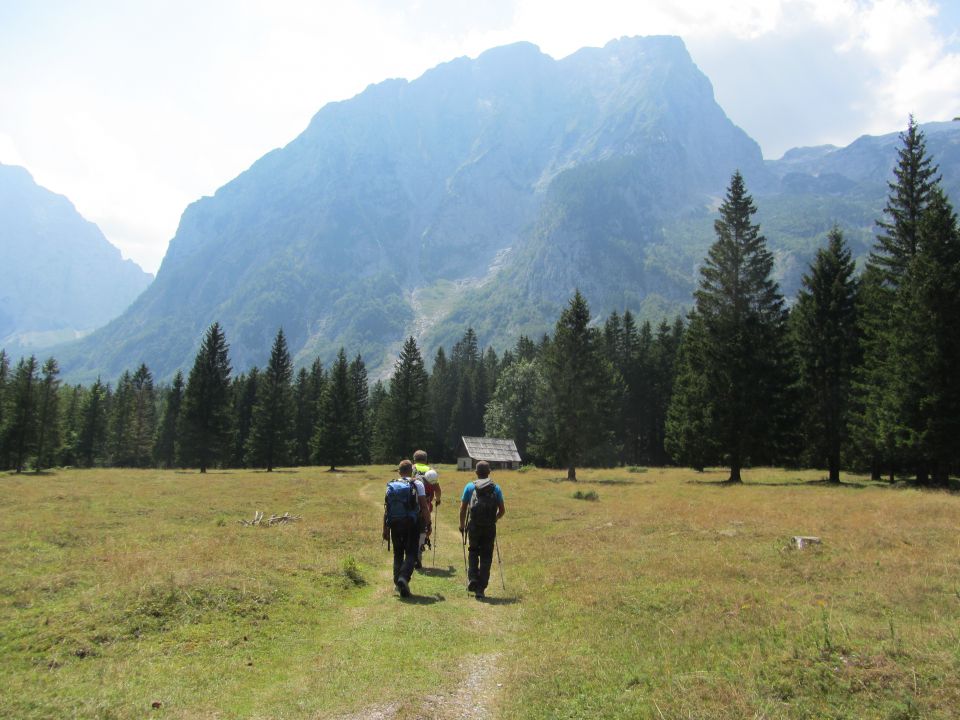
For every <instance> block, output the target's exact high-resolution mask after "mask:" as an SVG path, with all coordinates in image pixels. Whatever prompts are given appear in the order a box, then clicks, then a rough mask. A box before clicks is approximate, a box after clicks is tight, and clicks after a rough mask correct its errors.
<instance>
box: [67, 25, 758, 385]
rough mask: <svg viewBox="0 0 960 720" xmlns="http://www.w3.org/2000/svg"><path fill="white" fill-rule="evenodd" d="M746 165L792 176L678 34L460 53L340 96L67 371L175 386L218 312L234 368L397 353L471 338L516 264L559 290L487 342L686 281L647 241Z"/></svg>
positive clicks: (207, 201) (380, 358)
mask: <svg viewBox="0 0 960 720" xmlns="http://www.w3.org/2000/svg"><path fill="white" fill-rule="evenodd" d="M736 168H740V169H741V170H742V171H743V172H744V173H745V174H746V175H747V177H748V178H750V179H753V180H755V181H756V182H757V183H758V184H763V183H769V182H773V181H774V178H773V177H772V176H771V175H770V174H769V172H768V170H767V169H766V168H765V166H764V164H763V159H762V156H761V153H760V148H759V147H758V146H757V144H756V143H755V142H754V141H752V140H751V139H750V138H749V137H747V135H746V134H745V133H744V132H743V131H742V130H740V129H739V128H737V127H736V126H734V125H733V124H732V123H731V122H730V121H729V119H727V117H726V116H725V115H724V113H723V111H722V110H721V108H720V107H719V106H718V105H717V103H716V101H715V100H714V97H713V91H712V88H711V85H710V82H709V81H708V80H707V78H706V77H705V76H704V75H703V74H702V73H701V72H700V71H699V70H698V69H697V67H696V66H695V65H694V63H693V62H692V60H691V59H690V56H689V54H688V53H687V51H686V48H685V47H684V45H683V43H682V41H681V40H679V39H678V38H674V37H650V38H629V39H621V40H618V41H613V42H611V43H609V44H607V45H606V46H605V47H604V48H602V49H597V48H591V49H585V50H581V51H579V52H577V53H575V54H573V55H571V56H569V57H567V58H565V59H562V60H559V61H558V60H554V59H552V58H550V57H549V56H547V55H545V54H543V53H541V52H540V51H539V50H538V49H537V48H536V47H535V46H533V45H530V44H527V43H519V44H516V45H510V46H506V47H502V48H496V49H493V50H490V51H488V52H486V53H484V54H482V55H481V56H479V57H478V58H476V59H474V60H471V59H467V58H460V59H457V60H454V61H452V62H449V63H445V64H443V65H440V66H438V67H436V68H434V69H433V70H430V71H428V72H427V73H425V74H424V75H423V76H422V77H420V78H419V79H417V80H415V81H413V82H407V81H405V80H388V81H386V82H383V83H379V84H377V85H372V86H370V87H369V88H367V89H366V90H365V91H364V92H363V93H361V94H360V95H358V96H357V97H355V98H353V99H351V100H349V101H345V102H338V103H331V104H329V105H327V106H325V107H324V108H322V109H321V110H320V112H318V113H317V115H316V116H315V117H314V118H313V120H312V121H311V123H310V125H309V127H308V128H307V129H306V130H305V131H304V132H303V133H302V134H301V135H300V136H299V137H297V138H296V139H295V140H293V141H292V142H291V143H290V144H289V145H287V146H286V147H284V148H282V149H278V150H274V151H272V152H270V153H268V154H267V155H266V156H264V157H263V158H261V159H260V160H259V161H257V162H256V163H255V164H254V165H253V166H252V167H251V168H250V169H249V170H247V171H246V172H244V173H243V174H241V175H240V176H239V177H237V178H236V179H234V180H233V181H231V182H229V183H228V184H227V185H225V186H224V187H222V188H220V189H219V190H218V191H217V193H216V194H215V195H214V196H213V197H205V198H203V199H201V200H199V201H197V202H195V203H194V204H192V205H191V206H190V207H189V208H187V210H186V211H185V212H184V214H183V217H182V218H181V221H180V225H179V228H178V230H177V233H176V236H175V237H174V239H173V240H172V241H171V243H170V247H169V250H168V252H167V255H166V257H165V258H164V260H163V264H162V265H161V267H160V270H159V272H158V274H157V278H156V280H155V281H154V283H153V284H152V285H151V286H150V288H148V290H147V291H146V292H145V293H144V294H143V295H141V296H140V297H139V298H138V299H137V300H136V302H134V304H133V305H132V306H131V307H130V309H129V310H128V311H127V312H126V313H125V314H124V315H123V316H122V317H120V318H118V319H116V320H115V321H113V322H112V323H111V324H110V325H108V326H107V327H106V328H103V329H102V330H100V331H98V332H97V333H95V334H94V335H92V336H91V337H89V338H87V339H85V340H83V341H81V342H80V343H79V344H77V345H73V346H71V347H69V348H64V349H63V352H62V353H61V357H62V364H63V365H64V366H65V368H67V369H68V370H70V371H72V373H73V374H74V375H75V376H82V377H91V376H92V375H95V374H96V373H100V372H102V373H104V374H105V376H108V377H109V376H115V375H116V374H118V373H119V372H121V371H122V370H123V369H124V368H127V367H132V366H134V365H135V364H137V363H138V362H140V361H141V360H142V361H146V362H147V363H148V364H149V365H150V367H151V368H153V369H154V371H155V372H156V373H157V374H158V375H159V376H160V377H167V376H169V375H170V374H171V373H172V372H174V370H175V369H176V368H178V367H187V366H188V365H189V363H190V362H191V361H192V357H193V355H194V353H195V351H196V348H197V346H198V343H199V341H200V338H201V336H202V334H203V332H204V330H205V328H206V327H207V326H208V325H209V324H210V323H211V322H213V321H215V320H218V321H220V322H221V323H222V324H223V326H224V328H225V331H226V334H227V338H228V340H229V342H230V344H231V359H232V361H233V364H234V367H235V369H243V368H246V367H249V366H250V365H253V364H258V365H262V364H263V363H264V362H265V361H266V358H267V354H268V352H269V348H270V343H271V341H272V339H273V336H274V335H275V333H276V330H277V328H278V327H279V326H281V325H282V326H283V328H284V332H285V334H286V336H287V341H288V343H289V345H290V347H291V349H292V352H294V354H295V358H296V360H297V361H298V362H300V363H305V362H308V361H309V360H310V359H312V357H314V356H315V355H317V354H319V355H320V356H321V357H323V358H324V359H329V358H330V357H331V356H332V353H335V352H336V350H337V348H338V347H339V346H340V345H344V346H345V347H346V348H347V349H348V351H349V352H351V353H353V352H362V353H363V355H364V357H365V358H366V359H367V362H368V364H370V365H372V366H373V367H376V366H378V365H380V364H383V363H386V364H387V365H388V366H389V363H390V362H391V359H392V353H393V350H394V349H395V348H396V347H398V343H399V342H400V341H401V339H402V338H403V337H404V336H405V335H407V334H409V333H411V332H413V333H416V334H417V335H418V336H419V337H421V338H423V340H424V341H425V342H428V341H429V338H431V337H435V338H441V337H447V336H452V335H453V334H458V333H461V332H462V331H463V329H464V328H463V327H461V324H460V323H459V321H458V320H457V317H456V313H457V312H463V310H462V306H460V305H458V303H457V299H458V298H460V297H463V296H464V293H469V292H483V291H487V292H489V290H490V289H491V288H494V287H499V285H500V283H499V282H498V278H499V277H500V276H501V275H503V274H504V272H505V271H506V270H507V269H511V272H516V271H515V270H512V269H514V268H524V269H525V270H524V272H526V273H529V274H535V275H536V277H529V278H528V279H527V280H528V282H527V285H528V287H527V288H526V292H528V293H529V294H531V296H534V295H537V293H540V294H541V295H542V296H541V297H538V298H537V300H536V302H535V303H534V304H533V305H531V306H530V307H527V308H514V309H515V310H517V311H518V314H519V315H523V316H525V317H526V318H527V319H526V320H516V319H511V320H510V322H509V323H507V324H506V325H504V326H502V327H498V328H496V329H494V328H493V327H491V328H490V331H489V332H488V333H487V334H486V335H485V336H484V337H483V340H484V341H490V340H492V339H493V338H494V337H495V336H496V337H497V338H498V339H503V338H506V337H507V334H508V333H509V332H512V329H513V328H514V327H526V326H527V325H529V327H530V328H534V327H538V328H540V327H544V325H543V323H544V322H549V323H552V322H553V320H554V319H555V311H554V309H555V307H556V305H557V303H559V302H563V301H565V299H566V298H567V297H568V296H569V295H570V294H571V293H572V290H573V288H574V287H575V286H577V285H579V286H581V287H583V288H584V289H585V290H589V289H592V288H595V287H604V286H605V285H606V284H608V283H609V279H610V278H609V277H605V276H608V275H609V274H610V273H611V272H615V279H616V282H617V283H618V284H621V283H622V284H623V288H624V289H622V290H621V291H620V293H621V295H620V297H621V298H622V299H626V300H629V301H630V302H633V301H634V300H638V301H639V300H641V299H642V298H643V297H644V294H645V293H646V292H647V291H648V290H657V289H663V290H664V292H665V293H666V294H671V293H679V292H680V288H678V286H676V283H673V282H672V281H671V280H669V279H667V280H664V279H662V278H659V277H655V276H654V275H655V273H652V272H650V271H648V262H647V260H645V259H644V255H643V253H644V249H645V248H646V247H647V246H648V245H650V244H652V243H655V242H656V241H657V240H658V239H660V236H661V230H660V227H661V225H662V223H663V222H664V220H665V218H670V217H673V216H674V215H676V213H679V212H682V211H685V210H688V209H694V208H698V207H701V206H702V205H703V204H704V203H705V197H706V196H707V195H715V194H717V193H718V192H720V191H722V189H723V187H724V186H725V184H726V182H727V181H728V180H729V177H730V175H731V174H732V172H733V171H734V169H736ZM598 219H600V220H602V222H603V223H604V236H603V237H602V238H598V239H596V240H595V239H594V232H593V229H592V225H593V223H594V222H595V221H596V220H598ZM608 251H610V252H616V255H614V256H611V255H608ZM582 263H592V265H589V266H584V265H582ZM541 269H542V272H541ZM500 270H503V271H504V272H500ZM628 285H629V286H632V287H631V288H630V289H627V288H628ZM661 286H665V287H661ZM682 289H683V290H684V291H685V288H682ZM479 310H480V309H479V308H478V311H479ZM451 311H453V312H454V316H453V317H449V314H450V312H451ZM444 328H446V329H444Z"/></svg>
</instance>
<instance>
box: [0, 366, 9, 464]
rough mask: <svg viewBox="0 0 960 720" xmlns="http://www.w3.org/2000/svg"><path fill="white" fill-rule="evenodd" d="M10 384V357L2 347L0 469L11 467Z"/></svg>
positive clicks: (0, 374) (0, 367) (0, 370)
mask: <svg viewBox="0 0 960 720" xmlns="http://www.w3.org/2000/svg"><path fill="white" fill-rule="evenodd" d="M9 385H10V357H9V356H8V355H7V351H6V350H5V349H0V469H3V470H6V469H7V468H8V467H10V448H9V447H7V444H6V438H7V420H8V418H9V415H10V413H9V412H8V411H7V401H8V400H9V392H8V387H9Z"/></svg>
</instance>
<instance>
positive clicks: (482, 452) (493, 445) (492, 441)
mask: <svg viewBox="0 0 960 720" xmlns="http://www.w3.org/2000/svg"><path fill="white" fill-rule="evenodd" d="M460 439H461V440H462V441H463V447H464V448H465V449H466V451H467V455H469V456H470V457H471V458H473V459H474V460H488V461H490V460H492V461H494V462H517V463H518V462H522V461H521V459H520V453H519V452H517V444H516V443H515V442H514V441H513V440H508V439H506V438H485V437H461V438H460Z"/></svg>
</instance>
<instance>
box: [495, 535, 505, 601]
mask: <svg viewBox="0 0 960 720" xmlns="http://www.w3.org/2000/svg"><path fill="white" fill-rule="evenodd" d="M493 546H494V547H495V548H497V564H498V565H499V566H500V587H502V588H503V591H504V592H506V591H507V584H506V583H505V582H504V581H503V560H501V559H500V541H499V540H497V539H496V538H494V540H493Z"/></svg>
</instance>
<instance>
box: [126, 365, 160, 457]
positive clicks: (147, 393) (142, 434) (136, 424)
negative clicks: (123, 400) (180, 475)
mask: <svg viewBox="0 0 960 720" xmlns="http://www.w3.org/2000/svg"><path fill="white" fill-rule="evenodd" d="M130 394H131V397H130V402H131V416H130V464H131V465H133V467H149V466H150V464H151V461H152V459H153V444H154V439H155V436H156V432H157V393H156V390H155V389H154V386H153V373H151V372H150V369H149V368H148V367H147V366H146V364H145V363H140V367H138V368H137V371H136V372H135V373H134V374H133V377H132V378H131V382H130Z"/></svg>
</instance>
